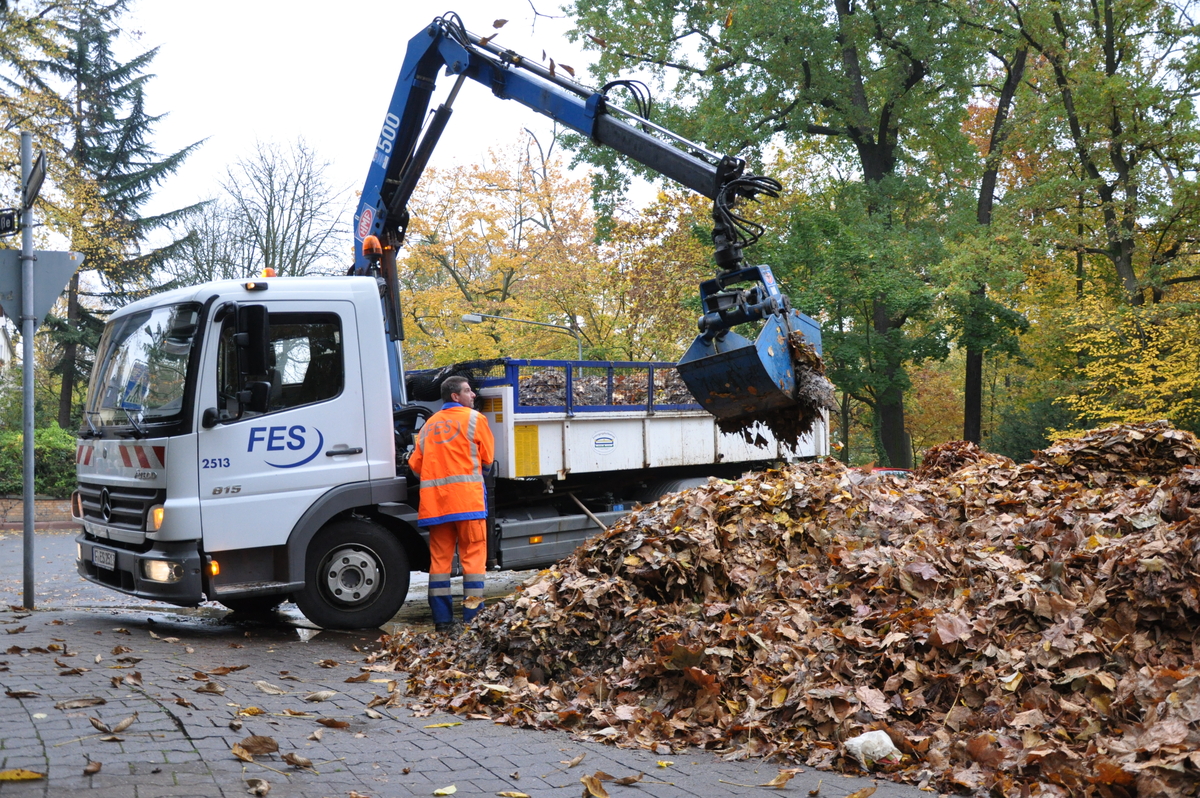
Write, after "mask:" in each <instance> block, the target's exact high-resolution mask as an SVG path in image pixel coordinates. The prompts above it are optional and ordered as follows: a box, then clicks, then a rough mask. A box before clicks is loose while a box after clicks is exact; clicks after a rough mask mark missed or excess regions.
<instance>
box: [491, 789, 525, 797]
mask: <svg viewBox="0 0 1200 798" xmlns="http://www.w3.org/2000/svg"><path fill="white" fill-rule="evenodd" d="M496 795H499V796H500V798H529V794H528V793H524V792H517V791H516V790H503V791H501V792H498V793H496Z"/></svg>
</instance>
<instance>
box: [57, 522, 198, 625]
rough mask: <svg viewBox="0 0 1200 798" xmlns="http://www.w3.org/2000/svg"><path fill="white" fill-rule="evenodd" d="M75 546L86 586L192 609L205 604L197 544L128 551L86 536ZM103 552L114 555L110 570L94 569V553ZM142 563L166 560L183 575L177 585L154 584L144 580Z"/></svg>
mask: <svg viewBox="0 0 1200 798" xmlns="http://www.w3.org/2000/svg"><path fill="white" fill-rule="evenodd" d="M75 542H76V543H77V544H79V559H78V560H76V561H75V567H76V569H77V570H78V571H79V575H80V576H82V577H83V578H84V579H86V580H88V581H89V582H93V583H95V584H97V585H102V586H104V587H107V588H112V589H113V590H119V591H121V592H122V593H127V594H128V595H130V596H137V597H138V598H144V599H153V600H154V601H165V602H167V603H168V604H177V605H179V606H181V607H194V606H196V605H197V604H199V603H200V602H202V601H204V579H203V574H202V566H203V560H201V558H200V549H199V547H198V546H197V544H196V541H194V540H193V541H182V542H169V541H156V542H154V544H153V546H152V547H151V549H150V550H149V551H131V550H129V549H125V548H118V547H117V546H113V545H111V544H110V543H109V542H108V541H104V540H97V539H95V538H93V537H91V536H89V535H88V534H87V533H86V532H84V533H81V534H80V535H79V536H78V537H77V538H75ZM95 549H103V550H106V551H110V552H113V553H114V555H115V567H114V568H112V569H109V568H104V567H102V566H100V565H96V564H95V562H94V557H93V551H94V550H95ZM144 560H169V561H172V562H176V563H179V564H180V565H181V571H182V575H181V578H180V580H179V581H178V582H155V581H152V580H149V579H146V578H145V576H144V574H145V571H144V570H143V568H142V562H143V561H144Z"/></svg>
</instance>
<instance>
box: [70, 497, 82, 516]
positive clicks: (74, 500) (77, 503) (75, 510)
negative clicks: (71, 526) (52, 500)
mask: <svg viewBox="0 0 1200 798" xmlns="http://www.w3.org/2000/svg"><path fill="white" fill-rule="evenodd" d="M71 517H72V518H74V519H75V520H76V521H82V520H83V499H82V498H80V496H79V491H74V492H73V493H71Z"/></svg>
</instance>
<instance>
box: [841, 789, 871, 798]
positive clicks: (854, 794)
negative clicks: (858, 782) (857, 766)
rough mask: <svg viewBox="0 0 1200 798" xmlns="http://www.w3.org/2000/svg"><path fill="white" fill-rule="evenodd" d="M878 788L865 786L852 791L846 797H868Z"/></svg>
mask: <svg viewBox="0 0 1200 798" xmlns="http://www.w3.org/2000/svg"><path fill="white" fill-rule="evenodd" d="M876 789H877V788H875V787H863V788H862V789H861V790H855V791H854V792H852V793H850V794H849V795H847V796H846V798H868V796H871V795H874V794H875V790H876Z"/></svg>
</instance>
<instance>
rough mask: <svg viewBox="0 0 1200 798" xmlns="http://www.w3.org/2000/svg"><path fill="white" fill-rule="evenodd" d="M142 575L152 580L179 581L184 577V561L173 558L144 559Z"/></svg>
mask: <svg viewBox="0 0 1200 798" xmlns="http://www.w3.org/2000/svg"><path fill="white" fill-rule="evenodd" d="M142 575H143V576H145V577H146V578H147V579H149V580H150V581H151V582H178V581H179V580H180V579H183V563H178V562H172V561H171V560H142Z"/></svg>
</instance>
